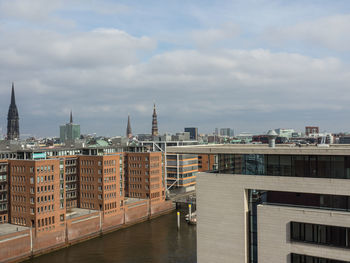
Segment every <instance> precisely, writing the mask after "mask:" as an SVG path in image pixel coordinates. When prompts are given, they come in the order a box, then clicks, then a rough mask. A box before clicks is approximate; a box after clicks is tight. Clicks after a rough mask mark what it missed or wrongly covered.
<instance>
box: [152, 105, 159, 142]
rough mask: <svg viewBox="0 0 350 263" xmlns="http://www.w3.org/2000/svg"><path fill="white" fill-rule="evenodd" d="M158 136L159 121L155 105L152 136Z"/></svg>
mask: <svg viewBox="0 0 350 263" xmlns="http://www.w3.org/2000/svg"><path fill="white" fill-rule="evenodd" d="M157 135H158V121H157V112H156V104H155V103H154V104H153V115H152V136H157Z"/></svg>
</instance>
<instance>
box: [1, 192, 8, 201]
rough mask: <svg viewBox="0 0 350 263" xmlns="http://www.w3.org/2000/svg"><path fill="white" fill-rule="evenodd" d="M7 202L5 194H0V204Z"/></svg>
mask: <svg viewBox="0 0 350 263" xmlns="http://www.w3.org/2000/svg"><path fill="white" fill-rule="evenodd" d="M1 201H7V193H0V202H1Z"/></svg>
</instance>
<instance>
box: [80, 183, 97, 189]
mask: <svg viewBox="0 0 350 263" xmlns="http://www.w3.org/2000/svg"><path fill="white" fill-rule="evenodd" d="M80 189H81V190H94V189H95V186H94V185H91V184H81V186H80Z"/></svg>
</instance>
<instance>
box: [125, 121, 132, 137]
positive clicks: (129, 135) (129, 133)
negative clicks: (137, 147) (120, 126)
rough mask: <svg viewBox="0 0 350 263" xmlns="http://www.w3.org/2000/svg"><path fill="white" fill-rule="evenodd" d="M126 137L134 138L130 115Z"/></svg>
mask: <svg viewBox="0 0 350 263" xmlns="http://www.w3.org/2000/svg"><path fill="white" fill-rule="evenodd" d="M126 137H127V138H128V139H131V138H132V131H131V124H130V115H128V125H127V127H126Z"/></svg>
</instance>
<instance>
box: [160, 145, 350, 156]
mask: <svg viewBox="0 0 350 263" xmlns="http://www.w3.org/2000/svg"><path fill="white" fill-rule="evenodd" d="M167 153H178V154H187V153H193V154H271V155H272V154H280V155H290V154H291V155H350V145H349V144H331V145H320V146H317V145H301V146H297V145H295V144H277V145H276V147H275V148H272V147H269V146H268V145H267V144H208V145H187V146H172V147H168V148H167Z"/></svg>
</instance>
